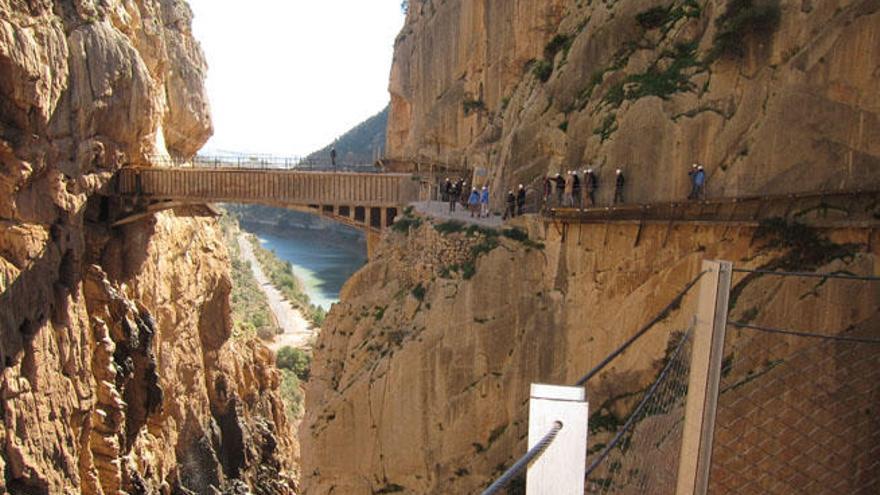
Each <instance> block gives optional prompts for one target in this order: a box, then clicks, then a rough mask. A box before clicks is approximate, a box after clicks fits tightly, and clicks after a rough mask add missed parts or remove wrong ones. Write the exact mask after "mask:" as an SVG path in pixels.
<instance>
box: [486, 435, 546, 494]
mask: <svg viewBox="0 0 880 495" xmlns="http://www.w3.org/2000/svg"><path fill="white" fill-rule="evenodd" d="M561 429H562V421H556V422H555V423H553V428H550V431H548V432H547V434H546V435H544V438H542V439H541V440H540V441H539V442H538V443H536V444H535V446H534V447H532V448H531V449H530V450H529V451H528V452H526V453H525V455H524V456H522V457H520V458H519V460H518V461H516V462H515V463H514V464H513V466H510V469H508V470H507V471H505V472H504V474H502V475H501V477H499V478H498V479H497V480H495V482H494V483H492V484H491V485H489V488H486V490H484V491H483V493H482V495H493V494H495V493H498V490H501V489H502V488H504V487H505V486H507V484H508V483H510V482H511V481H513V479H514V478H516V477H517V476H518V475H519V474H520V473H521V472H522V471H523V469H525V468H526V466H528V465H529V463H530V462H532V460H534V459H535V458H537V457H538V456H540V455H541V454H543V453H544V451H545V450H547V447H549V446H550V444H551V443H553V440H555V439H556V435H557V434H558V433H559V430H561Z"/></svg>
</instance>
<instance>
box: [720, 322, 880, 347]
mask: <svg viewBox="0 0 880 495" xmlns="http://www.w3.org/2000/svg"><path fill="white" fill-rule="evenodd" d="M727 324H728V325H730V326H733V327H736V328H746V329H749V330H758V331H760V332H767V333H777V334H781V335H794V336H796V337H807V338H811V339H824V340H836V341H840V342H856V343H860V344H880V339H869V338H861V337H843V336H840V335H822V334H819V333H812V332H801V331H796V330H785V329H781V328H773V327H765V326H761V325H751V324H749V323H743V322H741V321H731V322H728V323H727Z"/></svg>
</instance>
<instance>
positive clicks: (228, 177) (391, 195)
mask: <svg viewBox="0 0 880 495" xmlns="http://www.w3.org/2000/svg"><path fill="white" fill-rule="evenodd" d="M116 187H117V190H116V192H117V193H118V194H120V195H131V196H134V195H138V196H143V197H148V198H150V199H155V200H186V201H190V202H215V203H261V204H267V205H279V206H291V205H299V206H321V207H324V206H330V205H332V206H349V207H355V206H358V207H369V208H372V207H376V208H391V207H400V206H402V205H406V204H409V203H410V202H412V201H416V200H417V199H418V192H419V184H418V182H417V181H414V180H413V178H412V175H411V174H391V173H381V174H380V173H375V174H372V173H353V172H302V171H295V170H252V169H251V170H249V169H223V168H217V169H209V168H141V167H128V168H124V169H122V170H120V172H119V176H118V182H117V185H116Z"/></svg>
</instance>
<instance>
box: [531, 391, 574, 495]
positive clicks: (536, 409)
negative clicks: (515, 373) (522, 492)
mask: <svg viewBox="0 0 880 495" xmlns="http://www.w3.org/2000/svg"><path fill="white" fill-rule="evenodd" d="M556 421H559V422H561V423H562V429H561V430H559V434H558V435H557V436H556V439H555V440H554V441H553V443H551V444H550V446H549V447H547V450H545V451H544V453H543V454H542V455H541V456H540V457H539V458H538V459H536V460H535V461H534V462H533V463H532V465H531V466H529V471H528V475H527V476H526V493H528V495H551V494H552V495H583V493H584V469H585V465H586V462H587V400H586V391H585V390H584V388H583V387H560V386H555V385H539V384H532V393H531V400H530V402H529V449H531V448H532V447H534V446H535V444H537V443H538V442H539V441H540V440H541V439H542V438H543V437H544V435H546V434H547V432H548V431H550V429H552V428H553V425H554V424H555V422H556Z"/></svg>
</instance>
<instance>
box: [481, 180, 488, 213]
mask: <svg viewBox="0 0 880 495" xmlns="http://www.w3.org/2000/svg"><path fill="white" fill-rule="evenodd" d="M480 216H481V217H483V218H489V188H488V187H486V186H483V189H482V190H481V191H480Z"/></svg>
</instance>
